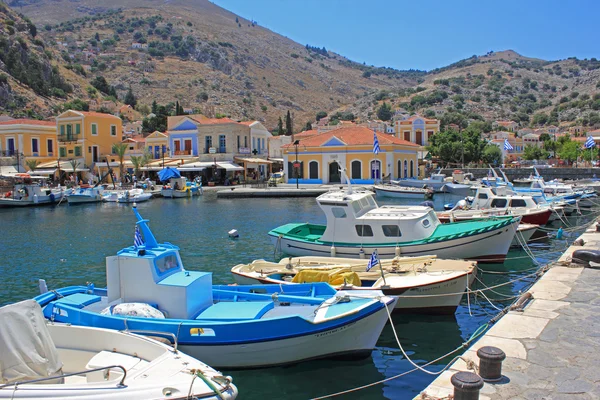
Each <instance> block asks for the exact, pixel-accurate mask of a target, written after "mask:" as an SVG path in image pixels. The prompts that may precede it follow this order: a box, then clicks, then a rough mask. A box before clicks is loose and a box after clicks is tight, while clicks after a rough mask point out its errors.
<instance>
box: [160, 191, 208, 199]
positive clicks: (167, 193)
mask: <svg viewBox="0 0 600 400" xmlns="http://www.w3.org/2000/svg"><path fill="white" fill-rule="evenodd" d="M160 193H161V194H162V196H163V197H169V198H184V197H192V196H198V195H200V191H193V190H173V189H162V190H161V192H160Z"/></svg>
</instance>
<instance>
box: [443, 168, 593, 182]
mask: <svg viewBox="0 0 600 400" xmlns="http://www.w3.org/2000/svg"><path fill="white" fill-rule="evenodd" d="M453 171H454V168H452V169H451V168H446V169H443V170H442V174H446V176H452V172H453ZM462 171H464V172H465V173H468V172H470V173H472V174H473V175H474V176H475V178H483V177H484V176H487V174H488V171H489V168H465V169H462ZM503 171H504V173H505V174H506V176H507V177H508V179H510V180H511V181H512V180H514V179H518V178H527V177H528V176H529V175H531V174H533V173H534V172H533V169H532V168H505V169H504V170H503ZM537 171H538V172H539V174H540V175H541V176H543V177H544V179H545V180H547V181H549V180H552V179H586V178H593V177H594V175H596V176H597V177H599V178H600V168H538V170H537ZM496 173H497V174H498V175H501V174H500V173H499V171H498V169H497V168H496Z"/></svg>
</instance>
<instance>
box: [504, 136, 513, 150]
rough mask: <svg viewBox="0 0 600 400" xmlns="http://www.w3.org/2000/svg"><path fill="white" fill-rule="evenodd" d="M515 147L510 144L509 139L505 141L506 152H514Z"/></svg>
mask: <svg viewBox="0 0 600 400" xmlns="http://www.w3.org/2000/svg"><path fill="white" fill-rule="evenodd" d="M512 149H513V147H512V146H511V144H510V143H508V139H504V150H512Z"/></svg>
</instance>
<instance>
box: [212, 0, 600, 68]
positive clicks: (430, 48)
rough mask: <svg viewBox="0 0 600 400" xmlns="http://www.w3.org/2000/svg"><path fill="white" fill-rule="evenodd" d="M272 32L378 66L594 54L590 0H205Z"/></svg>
mask: <svg viewBox="0 0 600 400" xmlns="http://www.w3.org/2000/svg"><path fill="white" fill-rule="evenodd" d="M212 2H213V3H215V4H217V5H219V6H220V7H223V8H225V9H227V10H229V11H231V12H233V13H235V14H238V15H239V16H241V17H244V18H247V19H251V20H254V21H257V22H258V24H259V25H261V26H263V27H266V28H268V29H270V30H272V31H274V32H276V33H279V34H280V35H283V36H287V37H288V38H290V39H292V40H294V41H296V42H298V43H300V44H303V45H305V44H310V45H311V46H317V47H325V48H326V49H327V50H331V51H334V52H336V53H338V54H340V55H342V56H345V57H347V58H349V59H351V60H353V61H357V62H361V63H362V62H365V63H366V64H367V65H375V66H378V67H393V68H397V69H411V68H412V69H421V70H431V69H434V68H438V67H443V66H446V65H448V64H451V63H453V62H456V61H459V60H461V59H464V58H468V57H471V56H472V55H483V54H485V53H487V52H488V51H501V50H508V49H511V50H515V51H516V52H518V53H519V54H521V55H523V56H527V57H535V58H541V59H544V60H558V59H565V58H568V57H577V58H580V59H584V58H593V57H595V58H598V59H600V40H598V38H600V32H599V29H598V21H597V18H598V15H599V13H600V1H598V0H573V1H565V0H545V1H541V0H537V1H535V0H520V1H514V0H502V1H499V0H473V1H466V0H439V1H432V0H412V1H405V0H387V1H386V0H212Z"/></svg>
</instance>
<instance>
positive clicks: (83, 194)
mask: <svg viewBox="0 0 600 400" xmlns="http://www.w3.org/2000/svg"><path fill="white" fill-rule="evenodd" d="M103 194H104V186H89V185H81V186H80V187H78V188H75V189H73V192H71V194H69V195H68V196H67V202H69V204H83V203H99V202H101V201H102V195H103Z"/></svg>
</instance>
